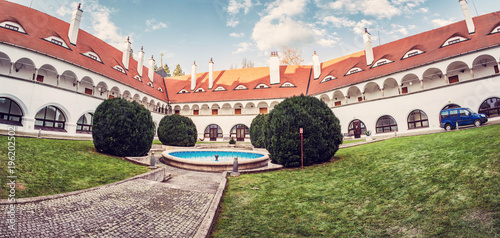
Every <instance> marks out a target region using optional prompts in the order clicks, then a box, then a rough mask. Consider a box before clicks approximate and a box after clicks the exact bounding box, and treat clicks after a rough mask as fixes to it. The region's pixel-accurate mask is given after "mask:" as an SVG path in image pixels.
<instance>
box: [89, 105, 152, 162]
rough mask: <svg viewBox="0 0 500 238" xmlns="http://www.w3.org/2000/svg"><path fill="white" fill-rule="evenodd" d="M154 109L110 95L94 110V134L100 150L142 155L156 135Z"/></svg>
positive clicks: (126, 154) (95, 142)
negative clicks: (109, 97) (111, 97)
mask: <svg viewBox="0 0 500 238" xmlns="http://www.w3.org/2000/svg"><path fill="white" fill-rule="evenodd" d="M154 128H155V126H154V123H153V118H152V117H151V112H149V111H148V110H147V109H146V108H144V107H143V106H141V105H140V104H139V103H137V102H129V101H127V100H125V99H122V98H113V99H107V100H104V102H102V103H101V104H100V105H99V106H98V107H97V109H96V110H95V113H94V119H93V122H92V138H93V140H94V146H95V148H96V150H97V151H98V152H102V153H105V154H110V155H116V156H122V157H123V156H143V155H146V154H147V153H148V152H149V149H151V144H152V142H153V137H154V135H155V131H154Z"/></svg>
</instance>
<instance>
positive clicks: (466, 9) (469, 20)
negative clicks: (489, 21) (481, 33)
mask: <svg viewBox="0 0 500 238" xmlns="http://www.w3.org/2000/svg"><path fill="white" fill-rule="evenodd" d="M459 2H460V5H461V6H462V12H463V13H464V17H465V23H466V24H467V29H468V30H469V34H474V33H475V32H476V27H474V22H473V21H472V16H471V15H470V11H469V4H467V1H465V0H459Z"/></svg>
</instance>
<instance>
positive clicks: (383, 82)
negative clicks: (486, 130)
mask: <svg viewBox="0 0 500 238" xmlns="http://www.w3.org/2000/svg"><path fill="white" fill-rule="evenodd" d="M459 2H460V4H461V5H462V10H463V13H464V16H465V21H461V22H457V23H453V24H450V25H447V26H444V27H441V28H438V29H434V30H431V31H428V32H424V33H421V34H417V35H413V36H410V37H407V38H404V39H401V40H397V41H394V42H390V43H387V44H384V45H380V46H378V47H372V43H371V37H370V34H369V33H368V31H366V32H365V33H364V36H363V39H364V43H365V49H360V50H361V51H360V52H357V53H354V54H351V55H347V56H344V57H340V58H336V59H331V60H327V61H324V62H322V63H321V62H320V60H319V57H318V55H317V54H316V52H315V53H314V54H313V56H312V57H313V65H303V66H302V65H301V66H283V65H280V63H279V62H280V61H279V56H278V53H277V52H273V53H272V54H271V58H270V61H269V62H270V65H269V67H256V68H247V69H236V70H222V71H214V70H213V69H214V63H213V61H212V60H210V61H209V62H208V64H209V72H203V73H197V72H196V67H197V66H196V63H194V64H193V65H192V69H191V74H190V75H184V76H178V77H171V78H162V77H161V76H160V75H158V74H156V73H154V71H153V67H154V60H153V59H152V58H151V59H149V61H148V62H147V64H146V66H145V65H144V55H145V54H144V52H143V50H142V48H141V51H140V52H139V55H138V59H137V60H134V59H132V58H130V57H129V56H130V51H131V43H130V42H129V40H128V39H127V40H126V41H125V42H124V47H123V49H122V50H118V49H116V48H114V47H112V46H110V45H109V44H107V43H105V42H103V41H102V40H100V39H98V38H96V37H94V36H92V35H90V34H89V33H87V32H85V31H83V30H81V29H79V24H80V20H81V17H82V10H81V9H80V7H78V8H77V9H75V10H74V12H73V17H72V20H71V23H70V24H68V23H66V22H64V21H61V20H59V19H57V18H54V17H52V16H49V15H47V14H44V13H41V12H39V11H36V10H33V9H31V8H27V7H24V6H21V5H17V4H14V3H10V2H7V1H0V131H7V128H8V127H9V126H16V128H17V129H16V130H17V132H18V133H19V134H25V135H32V136H36V135H37V134H38V133H39V131H42V133H43V134H44V135H46V136H55V137H80V138H91V128H92V125H91V124H92V123H91V122H92V115H93V112H94V110H95V109H96V107H97V106H98V105H99V104H100V103H101V102H102V101H103V100H105V99H107V98H112V97H122V98H126V99H128V100H135V101H137V102H139V103H141V104H142V105H143V106H144V107H146V108H148V109H149V110H150V111H151V113H152V116H153V120H154V122H155V124H156V125H157V124H158V123H159V121H160V120H161V118H162V117H163V116H165V115H166V114H172V113H176V114H181V115H185V116H188V117H190V118H191V119H192V120H193V121H194V123H195V124H196V126H197V129H198V134H199V135H198V137H199V139H200V140H207V141H208V140H211V141H227V140H229V139H230V138H231V137H234V138H237V139H238V140H240V141H241V140H245V141H249V135H248V127H249V126H250V124H251V121H252V119H253V118H254V117H255V116H256V115H258V114H259V113H268V112H269V111H271V110H272V109H273V108H274V106H275V105H277V104H278V103H279V102H280V101H282V100H283V99H285V98H287V97H291V96H294V95H301V94H304V95H310V96H314V97H317V98H319V99H321V100H323V101H324V102H325V103H326V104H327V105H328V106H329V107H330V108H331V109H332V111H333V112H334V113H335V115H336V116H337V117H338V118H339V119H340V122H341V126H342V133H345V134H353V135H356V136H358V135H359V134H362V133H363V132H364V131H365V130H370V131H372V132H373V133H374V134H375V135H380V136H383V135H384V134H387V133H392V134H393V133H394V132H395V131H397V132H398V133H400V134H405V133H411V132H414V131H417V130H418V131H419V132H422V131H426V130H435V129H438V128H439V111H440V110H441V109H443V108H447V107H457V106H460V107H469V108H471V109H473V110H475V111H479V112H481V113H485V114H487V115H488V117H496V116H499V115H500V74H499V61H500V12H494V13H489V14H486V15H482V16H478V17H475V18H472V17H471V15H470V13H469V9H468V6H467V3H466V1H465V0H461V1H459Z"/></svg>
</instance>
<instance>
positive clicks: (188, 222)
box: [0, 167, 222, 237]
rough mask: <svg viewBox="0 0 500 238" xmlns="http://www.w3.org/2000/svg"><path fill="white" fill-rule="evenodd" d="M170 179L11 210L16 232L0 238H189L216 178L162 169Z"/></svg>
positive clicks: (138, 181) (4, 233) (138, 182)
mask: <svg viewBox="0 0 500 238" xmlns="http://www.w3.org/2000/svg"><path fill="white" fill-rule="evenodd" d="M168 170H169V171H167V172H168V173H172V179H171V180H169V181H167V182H165V183H160V182H155V181H150V180H144V179H136V180H132V181H128V182H124V183H121V184H118V185H116V186H110V187H107V188H105V189H96V190H93V191H89V192H84V193H80V194H77V195H72V196H67V197H63V198H57V199H52V200H45V201H41V202H33V203H26V204H17V205H16V220H17V221H16V224H17V227H16V229H17V231H16V232H15V233H11V232H8V231H6V230H7V229H6V228H7V225H6V209H7V205H2V206H0V212H1V214H2V215H1V218H0V227H1V230H0V237H192V236H194V234H195V233H196V231H197V229H198V227H199V226H200V224H201V222H202V220H203V218H204V217H205V215H206V213H207V210H208V208H209V206H210V204H211V201H212V199H213V198H214V195H215V193H216V190H217V187H218V186H219V183H220V181H221V180H222V175H221V174H220V173H203V172H192V171H186V170H180V169H176V168H171V167H169V168H168Z"/></svg>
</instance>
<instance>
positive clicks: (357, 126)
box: [348, 119, 366, 138]
mask: <svg viewBox="0 0 500 238" xmlns="http://www.w3.org/2000/svg"><path fill="white" fill-rule="evenodd" d="M348 132H349V135H354V137H355V138H360V137H361V135H362V134H365V132H366V126H365V123H363V122H362V121H361V120H358V119H356V120H353V121H351V123H349V127H348Z"/></svg>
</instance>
